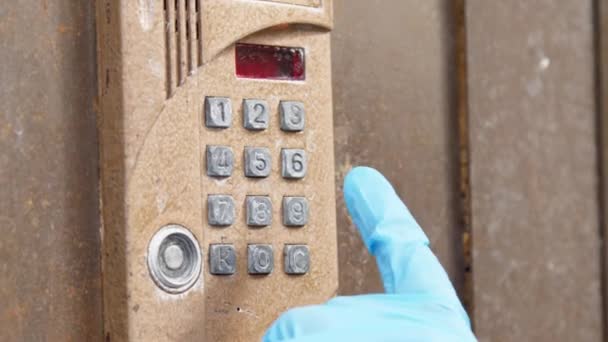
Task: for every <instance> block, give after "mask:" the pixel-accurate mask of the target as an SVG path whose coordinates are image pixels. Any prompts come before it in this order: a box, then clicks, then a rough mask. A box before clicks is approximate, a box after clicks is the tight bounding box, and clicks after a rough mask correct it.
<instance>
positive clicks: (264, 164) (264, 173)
mask: <svg viewBox="0 0 608 342" xmlns="http://www.w3.org/2000/svg"><path fill="white" fill-rule="evenodd" d="M270 167H271V157H270V150H268V149H267V148H264V147H245V176H247V177H255V178H263V177H268V175H270Z"/></svg>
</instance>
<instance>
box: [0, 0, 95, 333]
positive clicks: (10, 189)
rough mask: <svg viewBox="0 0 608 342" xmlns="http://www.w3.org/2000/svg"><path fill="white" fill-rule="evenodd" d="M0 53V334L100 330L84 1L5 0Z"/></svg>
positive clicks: (91, 70)
mask: <svg viewBox="0 0 608 342" xmlns="http://www.w3.org/2000/svg"><path fill="white" fill-rule="evenodd" d="M0 60H1V61H2V62H1V63H0V151H1V153H0V193H1V195H0V227H1V228H0V231H1V232H2V238H1V239H0V273H1V274H2V275H1V276H0V340H2V341H95V340H101V339H102V336H101V334H102V332H101V331H102V330H101V324H102V320H101V288H100V267H99V212H98V205H97V203H98V194H97V180H98V176H97V137H96V135H97V134H96V128H95V114H94V111H93V109H94V99H95V84H96V83H95V31H94V14H93V6H92V3H90V2H88V1H72V0H54V1H19V2H14V1H3V2H2V3H0Z"/></svg>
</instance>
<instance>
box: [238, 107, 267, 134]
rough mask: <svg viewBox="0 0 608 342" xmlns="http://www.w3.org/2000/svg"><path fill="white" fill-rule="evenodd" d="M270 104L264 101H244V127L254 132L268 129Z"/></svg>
mask: <svg viewBox="0 0 608 342" xmlns="http://www.w3.org/2000/svg"><path fill="white" fill-rule="evenodd" d="M268 112H269V110H268V103H267V102H266V101H264V100H251V99H247V100H243V126H244V127H245V128H247V129H250V130H254V131H261V130H263V129H266V128H268V121H269V117H270V115H269V113H268Z"/></svg>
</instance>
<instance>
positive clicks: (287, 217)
mask: <svg viewBox="0 0 608 342" xmlns="http://www.w3.org/2000/svg"><path fill="white" fill-rule="evenodd" d="M307 223H308V200H306V198H304V197H291V196H286V197H283V224H284V225H285V226H287V227H302V226H304V225H306V224H307Z"/></svg>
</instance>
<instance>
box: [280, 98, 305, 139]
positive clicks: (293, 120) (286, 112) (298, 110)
mask: <svg viewBox="0 0 608 342" xmlns="http://www.w3.org/2000/svg"><path fill="white" fill-rule="evenodd" d="M279 114H280V117H281V129H282V130H283V131H287V132H299V131H302V130H304V125H305V122H306V115H305V114H306V113H305V111H304V104H303V103H302V102H298V101H281V102H280V103H279Z"/></svg>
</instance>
